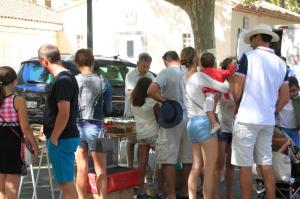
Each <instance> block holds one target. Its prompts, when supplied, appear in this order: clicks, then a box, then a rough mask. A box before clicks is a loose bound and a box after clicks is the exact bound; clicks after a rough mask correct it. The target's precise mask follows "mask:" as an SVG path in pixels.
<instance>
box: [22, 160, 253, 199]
mask: <svg viewBox="0 0 300 199" xmlns="http://www.w3.org/2000/svg"><path fill="white" fill-rule="evenodd" d="M152 157H153V156H152ZM149 158H150V159H151V156H150V157H149ZM40 172H41V173H40V177H39V181H38V184H37V197H38V199H52V194H51V189H50V183H49V175H48V167H47V164H46V160H45V158H44V159H43V162H42V167H41V170H40ZM30 174H31V173H30V172H28V175H27V176H26V177H25V178H24V180H23V184H22V189H21V195H20V198H21V199H32V194H33V188H32V183H31V175H30ZM34 174H35V176H36V174H37V167H35V169H34ZM53 186H54V198H55V199H59V196H60V190H59V188H58V186H57V185H56V184H55V183H54V182H53ZM220 189H221V190H220V191H221V199H223V198H225V182H224V181H223V182H222V183H221V186H220ZM198 198H199V199H200V198H202V197H201V196H200V195H199V196H198ZM233 198H234V199H239V198H241V192H240V183H239V171H238V168H235V171H234V185H233ZM252 198H255V193H254V192H253V194H252ZM122 199H123V198H122ZM124 199H127V198H124ZM128 199H131V198H128Z"/></svg>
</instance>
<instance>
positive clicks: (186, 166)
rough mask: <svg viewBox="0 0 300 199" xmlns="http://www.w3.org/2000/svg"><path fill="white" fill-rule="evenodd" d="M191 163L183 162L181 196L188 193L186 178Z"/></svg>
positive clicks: (187, 177) (189, 171)
mask: <svg viewBox="0 0 300 199" xmlns="http://www.w3.org/2000/svg"><path fill="white" fill-rule="evenodd" d="M191 169H192V164H183V172H182V174H183V175H182V177H183V182H182V189H181V196H185V197H187V196H188V195H189V192H188V179H189V175H190V173H191ZM196 190H197V183H196Z"/></svg>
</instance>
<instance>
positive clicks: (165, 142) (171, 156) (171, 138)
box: [156, 113, 192, 164]
mask: <svg viewBox="0 0 300 199" xmlns="http://www.w3.org/2000/svg"><path fill="white" fill-rule="evenodd" d="M187 121H188V118H187V115H186V114H185V113H184V114H183V118H182V121H181V122H180V123H179V124H178V125H177V126H176V127H174V128H169V129H163V128H162V129H161V131H160V132H159V135H158V138H157V141H156V153H157V163H159V164H176V163H178V162H180V163H186V164H190V163H192V144H191V142H190V141H189V138H188V135H187V129H186V128H187V127H186V126H187Z"/></svg>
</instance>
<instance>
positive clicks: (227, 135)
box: [218, 131, 232, 144]
mask: <svg viewBox="0 0 300 199" xmlns="http://www.w3.org/2000/svg"><path fill="white" fill-rule="evenodd" d="M218 140H219V141H223V142H226V143H228V144H231V142H232V133H231V132H222V131H219V132H218Z"/></svg>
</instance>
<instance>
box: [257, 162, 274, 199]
mask: <svg viewBox="0 0 300 199" xmlns="http://www.w3.org/2000/svg"><path fill="white" fill-rule="evenodd" d="M259 167H260V169H261V172H262V176H263V178H264V185H265V187H266V192H267V198H268V199H273V198H275V175H274V171H273V167H272V165H260V166H259Z"/></svg>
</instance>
